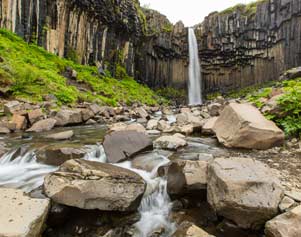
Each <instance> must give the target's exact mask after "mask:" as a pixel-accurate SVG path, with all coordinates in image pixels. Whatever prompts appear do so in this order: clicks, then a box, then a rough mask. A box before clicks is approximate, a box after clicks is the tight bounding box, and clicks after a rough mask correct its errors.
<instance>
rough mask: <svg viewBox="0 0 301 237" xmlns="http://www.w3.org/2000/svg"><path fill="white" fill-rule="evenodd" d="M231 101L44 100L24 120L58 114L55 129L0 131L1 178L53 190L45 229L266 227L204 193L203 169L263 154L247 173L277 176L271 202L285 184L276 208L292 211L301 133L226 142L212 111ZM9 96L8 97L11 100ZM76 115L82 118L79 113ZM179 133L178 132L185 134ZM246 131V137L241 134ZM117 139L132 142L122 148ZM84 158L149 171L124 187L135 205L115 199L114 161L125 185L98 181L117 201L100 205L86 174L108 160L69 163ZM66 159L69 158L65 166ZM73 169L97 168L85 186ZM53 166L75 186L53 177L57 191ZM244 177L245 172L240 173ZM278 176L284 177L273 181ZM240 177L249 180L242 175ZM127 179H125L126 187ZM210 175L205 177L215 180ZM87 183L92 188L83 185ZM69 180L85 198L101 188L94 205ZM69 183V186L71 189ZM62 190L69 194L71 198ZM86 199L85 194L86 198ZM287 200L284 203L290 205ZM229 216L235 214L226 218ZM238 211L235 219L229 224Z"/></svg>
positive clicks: (36, 190) (146, 231) (149, 232)
mask: <svg viewBox="0 0 301 237" xmlns="http://www.w3.org/2000/svg"><path fill="white" fill-rule="evenodd" d="M229 102H231V103H233V101H227V100H225V99H223V98H218V99H217V100H215V101H212V102H210V103H207V104H205V105H203V106H195V107H182V108H175V107H174V108H172V107H147V106H134V107H130V108H120V107H118V108H113V107H98V106H96V105H93V104H86V105H85V107H84V108H83V107H81V108H73V109H72V108H68V109H67V108H62V109H61V110H59V111H55V112H53V111H49V112H44V111H45V110H42V112H44V114H43V116H38V118H37V120H36V121H35V123H33V124H30V125H28V126H27V127H26V130H27V129H30V128H32V127H36V128H39V127H40V126H37V124H39V123H41V121H42V122H43V121H44V122H45V121H47V120H49V119H53V120H55V119H56V118H57V119H58V121H59V124H60V125H59V126H57V125H55V126H53V128H51V129H44V128H45V127H44V126H42V127H41V128H42V130H40V129H38V130H37V132H31V131H26V130H25V129H24V130H23V131H22V130H20V131H18V132H17V131H15V132H12V133H8V134H6V135H2V141H1V143H2V144H3V147H5V148H4V150H3V152H5V151H8V153H6V154H5V155H4V156H2V158H1V167H2V169H1V172H2V173H1V177H2V178H1V182H0V184H1V187H2V188H4V187H6V188H7V187H9V188H20V189H21V190H24V191H26V192H28V193H29V195H30V196H31V198H43V199H42V200H49V199H48V198H47V197H46V196H48V197H50V199H51V200H52V201H51V207H48V208H47V209H45V216H47V213H48V211H47V210H49V213H48V218H47V220H46V219H43V222H44V221H45V224H46V229H44V228H42V227H38V229H39V231H43V236H139V237H140V236H171V235H172V234H174V236H186V235H185V233H187V231H188V232H189V231H196V233H200V232H201V230H200V229H199V228H202V229H203V230H204V231H207V232H208V233H210V234H211V235H215V236H218V237H219V236H231V237H233V236H237V237H238V236H250V237H253V236H254V237H255V236H256V237H257V236H263V232H264V225H263V224H264V223H263V222H261V223H262V224H260V225H259V226H260V227H259V228H255V229H253V227H247V228H246V227H243V228H242V226H244V225H242V224H240V223H239V221H238V222H237V220H235V219H234V220H233V218H232V217H231V216H228V215H225V214H223V212H221V211H219V209H218V207H216V206H215V205H217V204H213V203H212V201H209V200H210V199H208V197H206V196H207V195H208V188H207V187H208V186H207V182H209V180H210V179H209V178H207V175H206V174H207V172H209V174H210V172H211V171H206V170H207V168H206V167H207V166H209V167H208V170H211V169H212V167H213V165H214V162H216V161H218V160H219V159H221V160H223V159H225V160H232V159H233V157H239V159H238V160H234V161H233V162H235V166H240V165H242V167H245V166H244V165H243V164H240V162H248V161H249V160H257V161H260V162H263V163H265V164H267V167H265V168H263V167H261V164H262V163H260V164H257V163H256V164H254V168H252V170H253V171H252V172H255V173H250V175H252V177H253V178H255V177H256V178H255V180H257V181H256V182H260V183H261V182H264V183H265V184H264V185H271V184H272V183H273V182H276V183H277V185H278V184H279V185H280V184H281V186H282V187H283V188H281V190H283V191H281V195H280V193H279V194H277V195H280V196H278V197H277V198H276V199H277V200H279V201H275V204H273V205H274V207H273V208H275V207H276V209H277V211H276V213H278V212H279V211H278V204H280V201H281V199H282V197H283V193H286V197H285V198H284V201H286V202H287V200H289V203H290V204H289V205H288V206H287V203H285V204H283V201H282V202H281V204H282V205H281V209H280V210H282V211H286V210H287V211H289V210H290V208H292V207H295V206H296V205H297V204H298V202H299V200H298V195H299V194H298V193H299V192H300V191H298V190H300V186H299V183H300V177H299V175H298V160H299V159H300V154H301V152H300V151H301V148H300V145H299V144H300V141H299V140H298V139H290V140H286V141H285V143H284V145H282V146H280V147H273V146H271V148H270V149H265V150H262V151H260V150H255V149H253V150H252V149H251V150H250V149H242V148H227V147H225V146H223V145H222V144H220V143H219V142H218V140H219V139H217V138H216V135H217V134H216V132H215V131H214V129H213V127H214V126H213V125H212V124H214V123H212V120H213V121H216V117H218V116H220V114H221V113H222V111H223V108H225V107H227V106H229ZM11 103H12V102H8V104H11ZM231 103H230V104H231ZM8 104H7V103H6V105H5V106H4V108H6V109H5V111H8V108H9V109H10V113H17V114H18V111H19V110H18V109H21V111H22V108H23V107H24V106H25V103H23V102H19V104H18V106H13V107H9V106H8ZM12 104H15V105H16V104H17V103H16V102H13V103H12ZM32 106H34V105H32ZM96 107H97V108H99V111H100V112H99V113H95V114H94V115H93V116H92V117H89V118H88V117H85V119H78V118H83V116H84V115H87V114H91V115H92V113H91V111H92V110H91V108H94V109H95V108H96ZM17 108H18V109H17ZM35 109H40V108H35ZM89 110H91V111H89ZM94 111H96V110H94ZM31 112H32V111H30V110H28V111H26V113H27V114H26V115H19V114H18V116H24V118H25V119H29V118H32V116H29V113H31ZM63 115H64V116H63ZM70 115H72V116H70ZM13 117H14V115H13V116H7V117H6V118H11V119H12V118H13ZM120 117H122V118H125V117H127V119H126V121H124V120H121V121H124V122H120V120H119V118H120ZM62 118H63V119H62ZM87 119H88V120H92V119H93V120H94V121H95V122H94V123H93V124H86V121H88V120H87ZM28 121H30V120H28ZM62 121H63V122H62ZM75 121H77V122H76V123H75ZM9 124H10V123H9ZM28 124H29V123H28ZM62 124H63V125H62ZM74 125H76V126H74ZM47 130H48V131H47ZM178 133H182V135H179V134H178ZM210 134H211V135H210ZM261 136H262V135H261ZM220 141H221V140H220ZM240 141H241V142H242V143H243V138H241V140H240ZM111 144H112V145H111ZM152 147H154V148H152ZM119 149H121V151H126V152H125V153H123V152H121V153H118V152H119ZM116 152H117V153H116ZM79 159H80V160H86V161H87V162H92V163H93V162H97V163H100V164H101V163H102V162H105V161H106V162H108V163H112V164H113V165H114V166H117V167H121V169H122V170H123V172H125V175H126V176H124V177H127V176H129V177H130V176H131V175H134V174H138V175H139V176H138V177H142V180H144V181H142V180H141V181H139V182H142V183H141V185H142V184H143V183H144V184H143V185H142V186H141V188H142V189H141V188H140V191H139V192H137V189H136V188H135V189H133V190H136V191H133V190H132V191H129V193H136V192H137V197H139V198H138V199H131V197H129V196H125V197H124V198H125V199H124V200H126V202H132V204H131V205H130V206H131V208H130V209H129V210H127V211H126V212H124V210H126V209H124V208H125V206H124V204H121V206H120V204H118V202H116V200H115V199H114V193H115V192H117V193H119V192H120V191H118V189H119V188H121V190H123V191H122V192H121V193H119V195H121V196H119V198H122V196H123V195H125V194H126V193H127V191H126V189H125V187H123V184H122V183H120V182H119V181H117V180H118V179H117V180H116V178H113V176H114V172H113V173H111V172H112V171H110V170H111V168H109V171H106V172H108V173H107V174H108V175H109V176H112V180H116V181H114V182H117V183H118V182H119V184H117V183H114V184H111V186H112V187H114V186H115V185H117V186H116V188H117V187H119V188H118V189H113V190H114V191H113V190H111V191H109V189H107V188H105V189H102V190H103V191H102V193H106V192H107V193H106V195H108V196H106V200H107V201H106V202H109V203H111V204H110V205H109V206H107V204H106V208H104V206H103V205H104V204H101V207H100V206H99V205H100V204H99V203H104V199H102V198H101V195H100V193H98V194H95V192H96V190H95V189H91V187H92V186H95V185H96V186H95V187H97V185H98V184H96V183H95V184H92V183H90V182H92V180H94V179H95V178H96V177H97V176H98V175H100V174H101V173H99V171H96V170H98V169H102V168H95V167H98V166H95V167H94V168H91V167H93V166H94V165H92V163H91V164H90V163H89V165H92V166H89V167H90V168H88V167H87V166H85V165H86V164H85V163H70V162H73V161H77V160H79ZM68 162H69V163H68ZM116 162H118V163H116ZM64 166H65V168H63V167H64ZM114 166H113V167H114ZM248 166H250V165H248ZM59 167H61V168H59ZM69 167H74V168H72V169H75V170H78V171H75V173H74V171H72V172H70V168H69ZM75 167H76V168H75ZM168 167H169V168H168ZM185 167H186V168H185ZM210 167H211V168H210ZM250 167H252V166H250ZM268 167H270V168H268ZM262 169H268V171H267V172H268V173H267V176H266V177H263V176H262V174H260V172H261V171H260V170H262ZM58 170H59V171H58ZM68 170H69V171H68ZM85 170H86V171H85ZM89 170H91V171H89ZM93 170H94V171H93ZM3 172H4V173H3ZM52 172H54V173H53V175H49V173H52ZM66 172H67V173H66ZM77 172H80V173H81V172H85V173H86V172H88V173H90V172H92V173H93V174H94V176H95V177H94V176H93V177H94V178H92V177H91V175H90V174H89V175H88V176H86V175H85V178H84V179H83V180H86V181H85V182H87V184H85V185H86V186H82V187H81V186H77V184H76V182H77V181H76V180H77V179H78V178H79V177H80V176H78V175H83V174H80V173H79V174H76V173H77ZM131 172H133V173H131ZM187 172H188V173H187ZM246 172H248V171H246ZM258 172H259V173H258ZM88 173H86V174H88ZM226 173H227V172H226ZM67 174H68V175H67ZM56 175H59V176H58V177H69V176H70V175H71V176H70V177H73V178H72V180H74V181H72V182H71V183H69V184H68V185H71V186H69V188H67V186H66V187H65V188H62V189H61V188H59V187H60V186H61V185H63V186H62V187H64V185H66V184H67V183H68V182H70V181H68V182H67V183H65V184H64V182H65V181H64V182H63V183H61V184H59V183H57V184H56V185H55V186H54V187H56V188H58V189H56V190H55V191H54V190H53V187H52V186H49V180H51V182H50V183H52V182H58V181H59V180H60V179H58V180H57V179H54V177H56ZM65 175H67V176H65ZM74 175H75V176H74ZM45 176H46V177H48V178H46V180H48V181H47V183H48V184H47V183H46V184H45V183H44V177H45ZM3 177H5V178H3ZM135 177H136V176H135ZM138 177H136V178H135V179H137V178H138ZM238 177H242V176H239V175H238ZM242 178H243V177H242ZM253 178H252V179H253ZM274 178H275V179H276V180H278V179H279V180H280V181H271V180H274ZM81 179H82V178H80V180H81ZM98 179H99V178H96V179H95V180H98ZM89 180H91V181H89ZM130 180H132V179H130ZM255 180H254V182H255ZM66 181H67V180H66ZM59 182H61V181H59ZM93 182H94V181H93ZM131 182H132V181H131ZM135 182H136V181H135ZM210 182H211V181H210ZM240 182H245V181H242V180H241V181H240ZM270 182H272V183H270ZM43 183H44V185H43ZM247 183H248V182H247ZM247 183H246V185H247ZM41 185H42V186H41ZM45 185H46V186H45ZM73 185H75V186H73ZM82 185H83V184H82ZM90 185H92V186H90ZM131 185H132V184H130V183H128V188H129V187H131ZM135 185H137V183H136V184H135ZM144 185H145V190H144V188H143V187H144ZM211 185H213V184H211ZM211 185H210V186H209V187H212V186H211ZM229 185H230V184H229ZM72 186H73V187H72ZM51 187H52V188H51ZM83 187H86V188H84V189H82V188H83ZM133 187H136V186H133ZM256 187H257V188H258V187H260V186H256ZM266 187H268V186H266ZM277 187H278V186H277ZM220 188H221V187H220ZM228 188H231V186H229V187H228ZM257 188H256V191H255V190H254V192H255V193H257V194H258V195H261V193H262V192H265V191H263V190H264V189H261V188H259V189H257ZM64 189H66V190H69V189H70V190H81V191H80V193H81V192H84V193H86V194H85V195H87V196H86V198H88V197H89V195H92V196H91V197H90V198H92V197H93V195H97V196H98V198H97V199H95V201H93V203H94V204H93V208H92V209H94V208H96V209H98V210H87V209H86V208H87V207H88V206H89V205H92V204H85V205H84V206H81V205H80V206H78V204H75V202H74V199H73V198H72V196H70V195H69V194H68V195H67V196H66V194H64ZM51 190H53V191H51ZM84 190H85V191H84ZM105 190H107V191H105ZM143 190H144V191H143ZM45 192H46V193H45ZM219 192H220V191H219ZM237 192H238V193H237V195H241V194H240V191H237ZM55 193H56V194H55ZM68 193H70V192H69V191H68ZM93 193H94V194H93ZM45 194H46V196H45ZM212 194H213V193H211V195H212ZM74 195H75V196H74V197H76V196H77V195H79V194H76V192H75V193H74ZM245 195H247V194H245ZM277 195H276V196H277ZM63 197H67V200H66V199H65V198H63ZM12 198H13V197H12ZM78 198H80V199H82V198H84V199H86V198H85V196H82V197H81V196H78ZM241 198H242V196H241ZM261 198H263V197H259V198H258V199H257V200H258V201H259V202H262V201H263V200H264V199H261ZM273 198H275V196H273ZM20 200H21V199H20ZM91 200H94V199H93V198H92V199H91ZM114 200H115V201H114ZM131 200H132V201H131ZM139 200H140V201H139ZM242 200H243V199H242ZM85 202H87V203H89V202H90V201H89V198H88V199H86V201H85ZM106 202H105V203H106ZM208 202H209V203H208ZM278 202H279V203H278ZM59 203H60V204H59ZM76 203H77V202H76ZM95 203H98V204H95ZM134 203H135V204H134ZM66 204H67V205H66ZM116 205H117V206H116ZM133 205H134V206H133ZM246 205H247V204H246ZM283 205H284V206H285V208H284V209H283ZM114 206H115V207H114ZM227 208H228V212H229V213H231V211H232V209H233V208H234V209H233V210H235V205H234V206H231V205H230V206H228V207H227ZM88 209H90V208H88ZM134 210H135V211H134ZM254 210H258V211H259V212H260V207H259V206H258V207H257V208H255V209H254ZM273 210H275V209H273ZM235 212H237V210H236V211H235ZM255 212H256V211H255ZM273 213H274V214H272V215H271V216H269V217H267V219H266V220H269V219H272V217H273V216H275V215H276V213H275V211H273ZM16 214H17V212H15V213H14V215H16ZM236 215H237V216H239V215H238V214H236ZM253 215H255V214H250V213H249V214H248V216H250V217H251V216H253ZM85 216H89V217H91V216H92V217H93V218H91V219H89V220H88V219H87V218H85ZM225 216H226V218H225ZM255 216H256V215H255ZM229 218H230V219H229ZM252 218H254V216H253V217H252ZM229 220H231V221H230V222H229ZM187 221H188V222H189V223H190V224H188V223H187ZM233 221H234V222H236V223H237V224H233ZM22 224H24V222H22ZM193 224H194V225H193ZM239 226H240V227H239ZM252 229H253V230H252ZM176 230H178V231H176ZM183 231H184V232H185V233H184V232H183ZM139 233H140V234H139ZM179 233H180V234H179ZM202 233H203V232H202ZM204 236H206V235H204Z"/></svg>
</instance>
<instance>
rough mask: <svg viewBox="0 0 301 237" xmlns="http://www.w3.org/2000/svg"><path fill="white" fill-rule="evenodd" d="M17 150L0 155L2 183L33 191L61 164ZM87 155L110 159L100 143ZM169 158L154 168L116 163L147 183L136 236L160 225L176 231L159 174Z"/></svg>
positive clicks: (165, 235)
mask: <svg viewBox="0 0 301 237" xmlns="http://www.w3.org/2000/svg"><path fill="white" fill-rule="evenodd" d="M16 152H17V150H13V151H12V152H9V153H7V154H5V155H4V156H3V157H2V158H0V187H1V186H2V187H10V188H19V189H22V190H24V191H25V192H30V191H32V190H34V189H36V188H38V187H39V186H41V185H42V184H43V182H44V177H45V176H46V175H47V174H48V173H51V172H54V171H55V170H57V169H58V167H54V166H49V165H45V164H41V163H38V161H37V158H36V154H35V152H34V151H29V152H27V153H26V154H25V155H20V156H17V157H16V158H14V155H15V153H16ZM84 159H86V160H90V161H97V162H106V160H107V159H106V155H105V152H104V150H103V147H102V145H100V144H97V145H93V146H87V154H86V156H85V157H84ZM145 162H147V160H145ZM168 162H169V160H168V159H167V158H166V157H164V156H160V159H158V163H157V164H155V165H154V167H153V169H152V171H151V172H147V171H144V170H140V169H135V168H133V167H132V163H131V162H130V161H127V162H123V163H120V164H114V165H116V166H119V167H123V168H126V169H129V170H132V171H134V172H135V173H137V174H139V175H140V176H141V177H142V178H143V179H144V180H145V181H146V183H147V188H146V192H145V194H144V197H143V199H142V202H141V205H140V207H139V209H138V211H139V212H140V215H141V219H140V221H139V222H137V223H136V224H135V228H136V233H135V237H148V236H149V234H151V233H152V232H153V231H154V230H157V229H164V233H163V234H162V235H161V236H162V237H169V236H171V234H172V233H173V232H174V231H175V225H174V224H173V223H172V222H171V221H170V219H169V214H170V210H171V201H170V199H169V196H168V194H167V182H166V180H165V179H164V178H161V177H158V176H157V170H158V168H159V167H160V166H162V165H165V164H167V163H168Z"/></svg>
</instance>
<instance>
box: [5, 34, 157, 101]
mask: <svg viewBox="0 0 301 237" xmlns="http://www.w3.org/2000/svg"><path fill="white" fill-rule="evenodd" d="M0 57H1V60H0V61H1V62H0V88H1V90H2V91H5V92H6V93H7V94H10V95H11V96H13V97H15V98H23V99H27V100H30V101H36V102H38V101H42V100H43V97H44V96H46V95H49V94H52V95H54V96H55V97H56V98H57V99H58V102H59V103H60V104H75V103H77V102H80V101H90V102H91V101H95V102H98V103H99V104H108V105H117V104H118V103H121V104H132V103H135V102H140V103H142V104H148V105H154V104H157V103H158V102H159V101H160V100H161V99H160V97H159V96H157V95H156V94H155V93H154V92H153V91H152V90H151V89H149V88H148V87H146V86H143V85H141V84H139V83H137V82H136V81H135V80H134V79H133V78H131V77H129V76H128V75H127V74H125V75H123V78H121V79H120V78H119V79H120V80H117V79H115V78H112V77H111V75H110V73H109V72H106V75H105V76H101V75H99V73H98V69H97V67H94V66H84V65H80V64H77V63H75V62H72V61H70V60H67V59H62V58H59V57H57V56H55V55H53V54H50V53H48V52H47V51H46V50H44V49H43V48H40V47H38V46H36V45H34V44H27V43H26V42H24V41H23V40H22V39H21V38H20V37H18V36H16V35H15V34H13V33H11V32H9V31H7V30H4V29H0ZM120 67H121V66H119V68H120ZM66 68H72V69H74V70H75V71H76V72H77V79H76V80H72V81H70V80H68V79H67V78H65V77H64V76H63V72H64V71H65V70H66Z"/></svg>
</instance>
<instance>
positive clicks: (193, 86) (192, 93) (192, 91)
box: [188, 28, 202, 105]
mask: <svg viewBox="0 0 301 237" xmlns="http://www.w3.org/2000/svg"><path fill="white" fill-rule="evenodd" d="M188 41H189V83H188V95H189V104H190V105H200V104H202V88H201V66H200V61H199V50H198V43H197V39H196V36H195V33H194V29H193V28H189V30H188Z"/></svg>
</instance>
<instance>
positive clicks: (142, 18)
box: [134, 0, 147, 35]
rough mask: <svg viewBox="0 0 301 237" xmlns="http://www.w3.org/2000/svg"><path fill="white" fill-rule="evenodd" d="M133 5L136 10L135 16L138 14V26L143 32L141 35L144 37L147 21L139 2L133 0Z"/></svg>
mask: <svg viewBox="0 0 301 237" xmlns="http://www.w3.org/2000/svg"><path fill="white" fill-rule="evenodd" d="M134 4H135V8H136V10H137V14H138V17H139V21H140V24H141V26H142V31H143V34H144V35H146V33H147V20H146V16H145V14H144V12H143V10H142V8H141V6H140V2H139V1H137V0H134Z"/></svg>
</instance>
